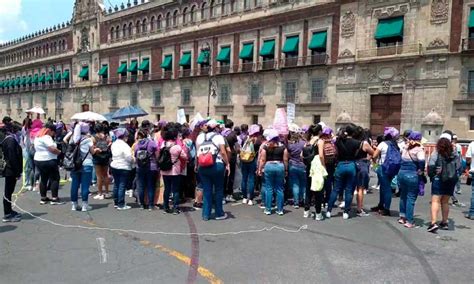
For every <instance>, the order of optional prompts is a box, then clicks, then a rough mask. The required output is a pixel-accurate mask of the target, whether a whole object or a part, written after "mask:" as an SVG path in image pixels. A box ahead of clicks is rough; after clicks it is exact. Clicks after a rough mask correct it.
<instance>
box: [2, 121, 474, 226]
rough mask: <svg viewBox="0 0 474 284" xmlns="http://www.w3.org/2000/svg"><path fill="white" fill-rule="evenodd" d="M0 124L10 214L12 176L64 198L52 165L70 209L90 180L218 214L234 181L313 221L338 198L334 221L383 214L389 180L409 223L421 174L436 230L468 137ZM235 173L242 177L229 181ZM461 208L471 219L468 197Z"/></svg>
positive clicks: (118, 193)
mask: <svg viewBox="0 0 474 284" xmlns="http://www.w3.org/2000/svg"><path fill="white" fill-rule="evenodd" d="M1 130H2V131H0V134H1V135H0V136H1V137H0V142H1V146H2V153H3V158H2V159H0V171H2V172H3V176H4V177H5V193H4V200H3V205H4V218H3V222H17V221H20V220H21V214H19V213H17V212H15V211H14V210H13V208H12V204H11V200H12V194H13V192H14V190H15V186H16V183H17V180H18V179H19V178H20V177H23V188H24V189H25V190H33V191H39V193H40V204H42V205H62V204H65V202H64V201H62V200H61V199H60V198H59V195H58V191H59V188H60V186H61V185H60V184H61V173H62V171H60V169H65V170H67V171H68V172H69V175H70V179H71V190H70V202H71V209H72V210H73V211H83V212H87V211H89V210H91V209H92V208H93V207H91V206H90V204H89V196H90V195H91V194H90V187H91V185H94V186H96V187H97V193H96V194H95V195H93V196H92V198H93V199H94V200H103V199H112V200H113V203H114V207H115V208H116V209H117V210H128V209H131V206H129V205H127V203H126V195H127V194H128V195H129V196H130V197H135V200H136V201H135V202H136V204H138V206H139V208H141V209H144V210H149V211H152V210H162V211H163V213H167V214H175V215H177V214H179V213H180V204H181V203H182V202H183V200H185V199H187V198H192V199H193V207H194V208H196V209H198V210H202V218H203V220H206V221H207V220H209V219H211V218H212V217H213V218H214V219H216V220H223V219H226V218H227V214H226V213H225V212H224V209H223V204H225V203H227V202H237V201H236V198H237V195H236V194H235V188H236V187H238V188H240V189H241V201H240V202H242V203H243V204H247V205H250V206H252V205H255V204H258V203H260V208H261V209H263V213H264V214H266V215H271V214H273V213H276V214H277V215H284V214H285V209H284V207H285V206H293V207H294V208H295V209H298V208H300V207H303V208H304V210H303V217H305V218H314V219H315V220H318V221H322V220H324V219H329V218H331V217H333V216H334V208H336V207H337V206H338V207H339V208H341V209H342V212H343V214H342V217H343V218H344V219H349V218H351V217H355V216H359V217H365V216H368V215H369V212H368V211H372V212H376V214H380V215H383V216H390V215H391V214H393V213H392V211H391V209H392V204H391V203H392V196H393V194H394V191H393V188H398V190H399V192H398V194H399V196H400V202H399V219H398V222H399V223H400V224H402V225H403V226H405V227H407V228H413V227H415V226H416V224H415V220H414V214H415V213H414V212H415V207H416V206H415V205H416V200H417V197H418V196H420V195H424V193H425V184H426V183H427V182H431V225H430V226H429V227H428V231H429V232H436V231H437V230H438V229H448V214H449V200H450V198H453V202H454V201H457V200H456V199H455V198H454V193H455V188H457V190H459V186H460V182H459V181H460V177H461V175H462V174H463V173H464V169H465V168H469V167H470V172H471V173H473V172H474V165H472V164H470V162H471V157H472V155H473V154H474V144H471V145H470V146H469V149H468V151H467V154H466V157H465V159H463V157H462V155H461V153H460V149H459V147H457V144H456V140H455V139H456V136H455V135H454V134H453V133H452V132H450V131H445V132H444V133H443V134H442V135H441V136H440V137H439V140H438V142H437V144H436V149H435V151H434V152H433V153H432V154H431V155H430V156H429V157H427V156H425V150H424V147H423V144H422V142H421V140H422V135H421V133H420V132H417V131H405V132H404V133H403V134H402V135H400V133H399V131H398V130H397V129H395V128H393V127H387V128H385V131H384V133H383V134H382V135H380V136H378V137H377V139H374V140H373V139H372V134H371V133H370V131H369V130H368V129H364V128H362V127H360V126H357V125H354V124H348V125H346V126H345V127H342V128H340V129H338V130H337V132H334V131H333V129H331V128H330V127H329V126H327V125H325V124H324V123H319V124H315V125H311V126H308V127H306V126H304V127H298V126H297V125H296V124H293V123H290V124H289V125H288V126H287V129H286V130H287V131H281V129H278V128H276V127H268V128H266V129H264V128H263V127H262V126H261V125H250V126H249V125H246V124H242V125H241V126H234V123H233V122H232V121H231V120H226V121H216V120H214V119H203V118H200V119H197V118H195V119H194V120H193V121H192V122H191V123H189V124H188V123H185V124H179V123H174V122H165V121H159V122H157V123H155V124H152V123H150V122H149V121H147V120H144V121H143V122H142V123H141V125H139V124H138V121H137V120H136V119H133V120H131V122H130V123H127V124H126V125H119V124H118V123H110V124H109V123H108V122H90V121H89V122H86V121H79V122H74V123H73V124H72V125H66V124H64V123H62V122H58V123H56V122H53V121H50V120H49V121H47V122H46V123H44V124H43V122H42V121H41V119H40V118H39V116H38V117H37V118H36V119H32V118H31V117H30V116H28V117H27V118H26V119H25V120H24V121H23V124H19V123H16V122H13V121H12V120H11V118H9V117H5V118H4V119H3V127H2V129H1ZM463 160H465V161H466V162H467V164H466V165H463ZM23 161H24V163H23ZM371 170H374V171H375V172H376V174H377V179H378V183H379V188H380V190H379V203H378V204H377V206H374V207H372V208H371V209H370V210H366V209H365V206H364V195H365V194H367V192H368V191H370V190H371V188H370V187H369V180H370V171H371ZM236 173H239V176H241V182H240V184H239V185H238V186H235V184H236V182H235V177H236ZM161 182H163V186H161ZM111 184H113V189H112V191H110V185H111ZM394 184H395V186H394ZM79 189H80V193H81V194H80V200H81V203H80V204H79ZM162 189H163V190H162ZM48 195H50V197H49V196H48ZM354 195H356V202H355V203H356V206H355V210H354V211H353V209H352V202H353V199H354ZM472 199H474V193H473V197H472ZM338 201H339V203H338V205H336V204H337V202H338ZM313 206H314V212H312V210H311V207H313ZM213 209H214V214H212V210H213ZM323 210H324V213H323ZM439 211H441V216H442V218H441V222H438V213H439ZM354 213H355V214H354ZM466 217H467V218H469V219H474V200H471V208H470V211H469V213H468V214H467V215H466Z"/></svg>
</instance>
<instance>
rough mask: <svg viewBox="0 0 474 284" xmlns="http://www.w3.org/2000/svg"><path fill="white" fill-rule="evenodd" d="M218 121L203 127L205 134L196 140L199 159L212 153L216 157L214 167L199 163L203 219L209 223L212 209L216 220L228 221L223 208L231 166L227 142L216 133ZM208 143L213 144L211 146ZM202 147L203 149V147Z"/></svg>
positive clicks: (210, 122) (212, 121)
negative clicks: (225, 175) (227, 177)
mask: <svg viewBox="0 0 474 284" xmlns="http://www.w3.org/2000/svg"><path fill="white" fill-rule="evenodd" d="M217 125H218V124H217V121H215V120H214V119H211V120H210V121H208V122H207V123H206V124H205V126H204V127H203V131H204V132H203V133H201V134H199V136H198V137H197V139H196V149H197V159H198V161H199V159H200V156H201V155H203V154H205V153H208V152H211V153H212V154H213V157H215V160H214V161H215V162H214V164H213V165H212V166H208V167H204V166H202V164H200V163H199V162H198V163H197V164H198V173H199V176H200V179H201V183H202V187H203V207H202V219H203V220H204V221H208V220H209V219H210V217H211V211H212V207H214V208H215V216H216V217H215V219H216V220H224V219H227V214H226V213H225V212H224V210H223V208H222V202H223V200H224V174H229V172H230V166H229V159H228V156H227V151H226V142H225V139H224V137H223V136H222V135H220V134H219V133H217V132H216V128H217ZM208 142H212V143H211V144H212V145H213V146H212V147H211V145H209V143H208ZM201 146H202V147H201Z"/></svg>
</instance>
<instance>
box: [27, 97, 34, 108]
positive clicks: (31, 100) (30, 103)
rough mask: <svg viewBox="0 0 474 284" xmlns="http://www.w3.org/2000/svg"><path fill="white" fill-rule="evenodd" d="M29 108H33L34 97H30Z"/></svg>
mask: <svg viewBox="0 0 474 284" xmlns="http://www.w3.org/2000/svg"><path fill="white" fill-rule="evenodd" d="M28 108H33V95H29V96H28Z"/></svg>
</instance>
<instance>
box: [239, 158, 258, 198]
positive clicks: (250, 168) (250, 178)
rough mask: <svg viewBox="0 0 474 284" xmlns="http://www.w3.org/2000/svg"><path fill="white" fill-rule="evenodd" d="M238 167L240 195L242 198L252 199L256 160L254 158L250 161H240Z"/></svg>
mask: <svg viewBox="0 0 474 284" xmlns="http://www.w3.org/2000/svg"><path fill="white" fill-rule="evenodd" d="M240 169H241V171H242V184H241V188H242V196H243V198H248V199H253V191H254V187H255V171H256V170H257V162H256V161H255V160H253V161H252V162H250V163H244V162H241V164H240Z"/></svg>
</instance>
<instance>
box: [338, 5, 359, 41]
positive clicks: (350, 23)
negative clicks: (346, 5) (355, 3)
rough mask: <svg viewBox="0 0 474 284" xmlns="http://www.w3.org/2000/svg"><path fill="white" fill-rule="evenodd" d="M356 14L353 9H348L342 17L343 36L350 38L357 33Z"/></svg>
mask: <svg viewBox="0 0 474 284" xmlns="http://www.w3.org/2000/svg"><path fill="white" fill-rule="evenodd" d="M355 20H356V19H355V15H354V13H352V12H351V11H347V12H346V13H344V15H342V17H341V36H342V37H344V38H349V37H351V36H353V35H354V33H355Z"/></svg>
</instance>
